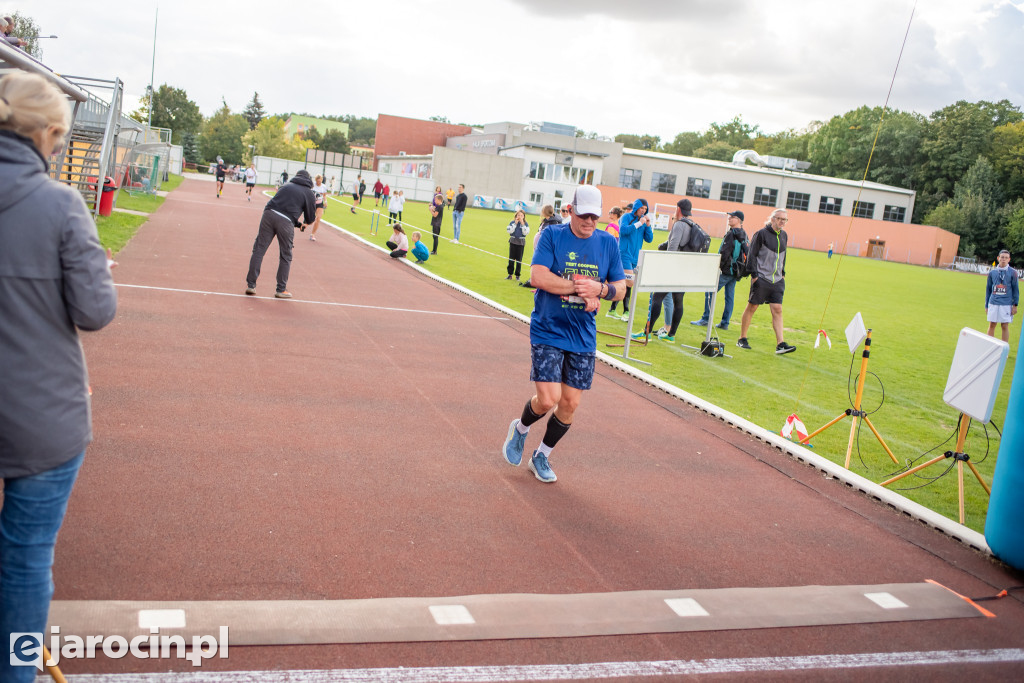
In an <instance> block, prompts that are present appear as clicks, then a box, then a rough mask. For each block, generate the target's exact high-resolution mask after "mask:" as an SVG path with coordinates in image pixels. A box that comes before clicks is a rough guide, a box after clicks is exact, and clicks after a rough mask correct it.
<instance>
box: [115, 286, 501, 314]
mask: <svg viewBox="0 0 1024 683" xmlns="http://www.w3.org/2000/svg"><path fill="white" fill-rule="evenodd" d="M116 285H117V286H118V287H129V288H131V289H151V290H155V291H158V292H178V293H181V294H204V295H208V296H230V297H240V298H243V299H262V300H269V301H280V302H282V303H285V302H287V303H296V304H317V305H320V306H342V307H344V308H366V309H369V310H373V311H396V312H399V313H425V314H427V315H448V316H453V317H456V318H482V319H484V320H508V318H503V317H500V316H494V315H475V314H470V313H447V312H445V311H427V310H424V309H418V308H392V307H390V306H366V305H364V304H343V303H338V302H336V301H312V300H310V299H277V298H275V297H272V296H250V295H247V294H232V293H230V292H204V291H202V290H198V289H175V288H174V287H153V286H150V285H126V284H123V283H120V282H118V283H116Z"/></svg>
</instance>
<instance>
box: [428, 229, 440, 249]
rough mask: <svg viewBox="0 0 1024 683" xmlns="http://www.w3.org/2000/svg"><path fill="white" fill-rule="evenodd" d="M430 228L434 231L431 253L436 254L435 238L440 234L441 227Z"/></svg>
mask: <svg viewBox="0 0 1024 683" xmlns="http://www.w3.org/2000/svg"><path fill="white" fill-rule="evenodd" d="M430 227H431V228H432V229H433V231H434V249H433V252H434V253H435V254H436V253H437V236H438V235H440V234H441V226H440V225H432V226H430Z"/></svg>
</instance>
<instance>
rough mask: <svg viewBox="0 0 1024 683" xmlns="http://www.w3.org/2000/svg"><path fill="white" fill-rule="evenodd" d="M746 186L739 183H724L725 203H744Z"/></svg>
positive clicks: (723, 196)
mask: <svg viewBox="0 0 1024 683" xmlns="http://www.w3.org/2000/svg"><path fill="white" fill-rule="evenodd" d="M746 189H747V187H746V185H740V184H738V183H722V197H721V199H722V201H723V202H741V203H742V202H743V193H744V192H745V191H746Z"/></svg>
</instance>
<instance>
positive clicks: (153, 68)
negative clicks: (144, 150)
mask: <svg viewBox="0 0 1024 683" xmlns="http://www.w3.org/2000/svg"><path fill="white" fill-rule="evenodd" d="M159 20H160V6H159V5H158V6H157V8H156V16H155V17H154V18H153V63H152V65H151V66H150V68H149V121H147V123H146V127H147V129H146V141H147V142H148V141H149V131H150V130H151V129H152V128H153V100H154V99H156V91H155V90H154V89H153V76H155V75H156V25H157V22H158V21H159Z"/></svg>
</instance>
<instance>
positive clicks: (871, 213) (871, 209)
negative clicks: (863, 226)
mask: <svg viewBox="0 0 1024 683" xmlns="http://www.w3.org/2000/svg"><path fill="white" fill-rule="evenodd" d="M853 217H854V218H874V217H875V204H874V202H854V203H853Z"/></svg>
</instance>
